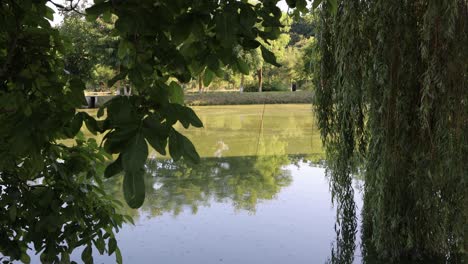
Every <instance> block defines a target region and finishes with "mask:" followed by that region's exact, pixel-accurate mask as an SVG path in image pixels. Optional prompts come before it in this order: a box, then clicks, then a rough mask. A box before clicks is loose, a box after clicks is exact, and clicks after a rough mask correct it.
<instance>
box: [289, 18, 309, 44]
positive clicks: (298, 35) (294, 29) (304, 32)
mask: <svg viewBox="0 0 468 264" xmlns="http://www.w3.org/2000/svg"><path fill="white" fill-rule="evenodd" d="M315 27H316V21H315V15H314V13H313V12H309V13H306V14H304V15H303V16H299V18H297V19H294V20H293V22H292V23H291V29H290V30H289V35H290V41H289V44H288V45H290V46H294V45H296V44H297V43H298V42H300V41H302V40H304V39H308V38H310V37H313V36H315V34H316V32H315V31H316V29H315Z"/></svg>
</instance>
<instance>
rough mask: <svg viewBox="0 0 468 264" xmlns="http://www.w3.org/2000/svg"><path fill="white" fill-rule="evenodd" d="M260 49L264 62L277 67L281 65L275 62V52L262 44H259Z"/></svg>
mask: <svg viewBox="0 0 468 264" xmlns="http://www.w3.org/2000/svg"><path fill="white" fill-rule="evenodd" d="M260 49H261V50H262V57H263V59H265V61H266V62H268V63H270V64H272V65H275V66H277V67H280V66H281V65H280V64H279V63H278V62H276V57H275V54H273V52H271V51H269V50H268V49H267V48H265V47H264V46H261V47H260Z"/></svg>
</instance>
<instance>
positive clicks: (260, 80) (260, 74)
mask: <svg viewBox="0 0 468 264" xmlns="http://www.w3.org/2000/svg"><path fill="white" fill-rule="evenodd" d="M257 77H258V91H259V92H261V91H262V86H263V68H260V69H258V70H257Z"/></svg>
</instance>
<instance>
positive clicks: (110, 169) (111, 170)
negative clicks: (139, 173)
mask: <svg viewBox="0 0 468 264" xmlns="http://www.w3.org/2000/svg"><path fill="white" fill-rule="evenodd" d="M121 157H122V155H119V157H118V158H117V159H116V160H115V161H114V162H112V163H111V164H109V165H107V167H106V169H105V170H104V177H105V178H110V177H112V176H115V175H117V174H119V173H120V172H121V171H123V166H122V158H121Z"/></svg>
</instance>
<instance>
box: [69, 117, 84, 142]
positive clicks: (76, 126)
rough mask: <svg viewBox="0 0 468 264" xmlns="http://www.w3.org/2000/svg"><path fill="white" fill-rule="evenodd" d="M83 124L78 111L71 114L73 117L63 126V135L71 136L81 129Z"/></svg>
mask: <svg viewBox="0 0 468 264" xmlns="http://www.w3.org/2000/svg"><path fill="white" fill-rule="evenodd" d="M82 125H83V115H81V114H80V113H78V114H76V115H75V116H73V119H72V120H71V122H70V123H69V124H68V126H67V127H66V128H65V135H66V136H67V137H69V138H73V137H74V136H75V135H76V134H77V133H78V132H79V131H80V129H81V126H82Z"/></svg>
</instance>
